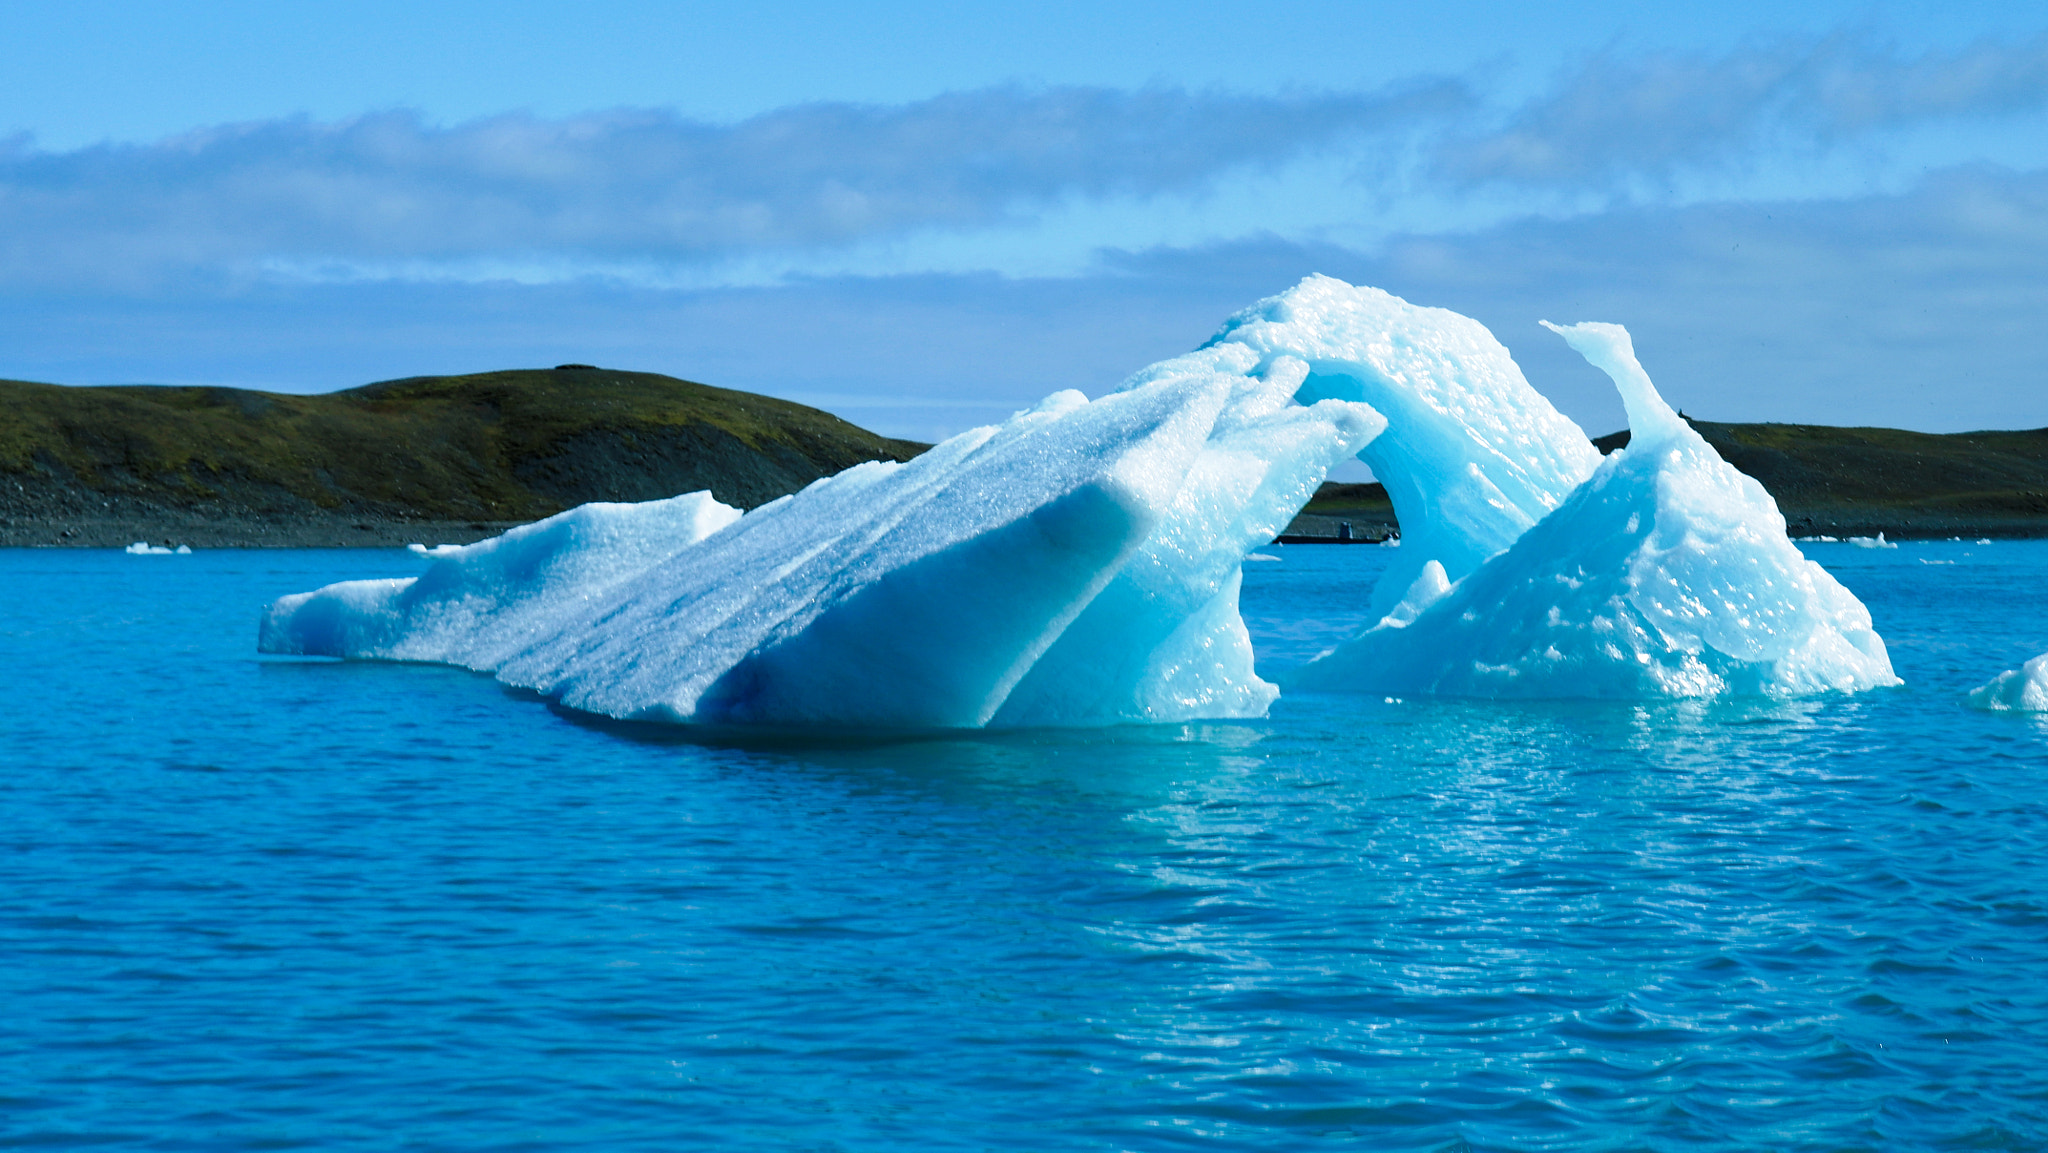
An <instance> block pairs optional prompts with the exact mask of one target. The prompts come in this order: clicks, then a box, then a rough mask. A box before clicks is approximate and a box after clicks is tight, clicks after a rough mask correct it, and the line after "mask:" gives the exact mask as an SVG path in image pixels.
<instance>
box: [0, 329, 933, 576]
mask: <svg viewBox="0 0 2048 1153" xmlns="http://www.w3.org/2000/svg"><path fill="white" fill-rule="evenodd" d="M924 447H925V446H924V445H921V444H916V443H913V442H909V441H900V440H891V439H889V438H886V437H882V436H877V435H876V434H874V433H871V432H868V431H867V430H865V429H862V428H859V427H857V426H855V425H852V424H849V423H847V422H846V421H843V420H840V419H839V418H838V417H835V416H832V415H831V414H829V413H825V412H821V411H819V410H817V409H814V408H808V407H805V406H803V405H800V404H793V403H791V402H788V401H782V400H775V399H772V398H769V397H765V396H758V395H755V394H751V393H745V392H735V391H732V390H729V389H722V388H713V387H710V386H708V385H703V384H696V383H693V382H690V381H685V380H678V379H675V378H673V377H668V376H661V375H658V374H655V373H645V372H622V371H617V370H612V369H595V368H583V367H580V366H576V367H569V366H565V367H562V368H556V369H519V370H510V371H504V372H485V373H476V374H472V375H467V376H435V377H413V378H408V379H404V380H392V381H385V382H382V383H379V384H371V385H366V386H364V387H361V388H355V389H349V390H347V391H345V392H336V393H328V394H324V395H317V396H298V395H286V394H279V393H268V392H254V391H248V390H243V389H232V388H205V387H191V388H187V387H152V386H120V387H91V388H77V387H65V386H60V385H50V384H34V383H28V382H22V381H0V543H13V544H45V543H77V544H116V543H126V541H129V540H137V539H149V540H156V539H159V538H162V539H166V540H168V539H172V538H175V539H177V540H180V541H185V542H189V543H192V544H195V545H199V546H202V547H205V546H209V545H222V544H235V543H259V544H372V543H392V542H394V541H396V540H416V539H421V538H422V537H423V536H435V537H436V538H437V539H455V538H457V537H473V536H477V535H481V534H482V533H483V532H485V531H494V530H496V529H498V528H500V527H502V526H504V525H507V524H513V523H519V522H522V521H528V520H533V519H535V518H537V517H543V516H548V515H550V514H552V513H556V512H560V511H561V510H563V509H565V508H570V507H573V506H574V505H577V504H580V503H582V502H584V501H589V500H647V499H652V498H655V497H663V496H673V495H675V494H677V493H680V492H689V491H693V490H696V489H705V488H708V489H710V490H711V491H712V492H713V493H714V494H716V495H717V497H718V498H719V499H720V500H723V501H726V502H728V503H731V504H736V505H739V506H742V507H746V508H751V507H754V506H756V505H759V504H762V503H764V502H766V501H769V500H772V499H774V498H775V497H778V496H781V495H783V494H785V493H789V492H793V491H795V490H796V489H798V488H801V487H803V486H804V485H806V484H808V483H810V482H811V481H813V480H816V479H817V478H819V477H821V476H828V475H830V474H832V473H834V472H837V471H839V470H840V469H842V468H845V467H847V466H849V465H852V464H856V463H858V462H860V461H864V460H906V459H909V458H910V457H911V456H914V455H915V454H916V453H918V452H920V451H922V450H923V449H924ZM428 530H436V531H428ZM67 534H68V535H67ZM102 538H105V539H102ZM124 538H125V539H124Z"/></svg>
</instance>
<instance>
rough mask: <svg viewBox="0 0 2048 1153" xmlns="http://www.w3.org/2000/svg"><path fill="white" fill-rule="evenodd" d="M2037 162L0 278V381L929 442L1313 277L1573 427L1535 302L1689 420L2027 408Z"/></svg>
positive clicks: (1578, 402)
mask: <svg viewBox="0 0 2048 1153" xmlns="http://www.w3.org/2000/svg"><path fill="white" fill-rule="evenodd" d="M2042 268H2048V172H2012V171H2006V170H1999V169H1992V168H1981V167H1980V168H1965V169H1956V170H1951V171H1946V172H1942V173H1938V174H1936V175H1935V176H1933V177H1931V178H1929V179H1927V180H1925V181H1923V182H1922V183H1921V184H1920V185H1918V186H1917V187H1915V188H1913V189H1912V190H1910V191H1908V192H1906V193H1904V194H1900V195H1887V196H1865V197H1849V198H1839V199H1834V200H1816V201H1805V202H1777V203H1753V204H1730V203H1721V204H1698V205H1688V206H1677V207H1674V206H1658V205H1642V206H1632V207H1621V208H1614V209H1610V210H1607V211H1604V212H1599V213H1593V214H1589V215H1587V216H1584V217H1581V218H1577V219H1571V220H1548V219H1541V218H1525V219H1519V220H1515V221H1510V222H1506V223H1503V224H1499V225H1496V226H1493V227H1489V228H1484V229H1479V230H1475V231H1469V232H1462V233H1455V234H1453V233H1434V234H1421V233H1417V234H1410V235H1406V236H1402V237H1399V238H1397V239H1396V240H1395V241H1394V242H1393V243H1391V244H1389V245H1387V246H1385V248H1384V249H1383V250H1379V251H1373V252H1364V251H1358V250H1354V249H1349V248H1345V247H1341V246H1337V245H1330V244H1305V243H1300V242H1296V241H1292V240H1289V239H1286V238H1283V237H1278V236H1271V235H1266V236H1255V237H1251V238H1245V239H1239V240H1235V241H1231V242H1228V243H1218V244H1210V245H1200V246H1192V247H1172V248H1159V249H1148V250H1143V251H1135V252H1117V253H1110V254H1107V255H1106V256H1105V258H1104V261H1103V267H1102V269H1101V270H1100V272H1099V273H1097V274H1094V275H1088V276H1079V277H1046V278H1016V277H1004V276H998V275H993V274H980V275H926V276H895V277H861V276H848V277H837V278H818V279H808V280H800V281H793V282H790V283H788V284H783V285H774V286H759V287H750V288H716V289H704V290H696V291H688V292H683V291H658V290H652V289H645V288H633V287H630V286H623V285H619V284H617V283H605V282H593V281H576V282H561V283H554V284H540V285H513V284H498V285H462V284H447V283H438V284H436V283H381V284H371V283H356V284H334V285H304V284H297V285H288V284H275V283H273V284H257V285H253V286H251V287H249V288H248V289H247V290H246V291H243V292H240V293H236V294H231V295H227V296H208V295H204V294H186V295H176V296H164V297H157V298H148V299H144V298H137V297H128V298H122V297H115V296H102V297H99V298H95V299H90V300H86V299H81V298H75V297H64V296H59V295H56V294H49V293H15V294H12V295H5V294H0V305H4V307H0V350H4V353H5V359H4V360H0V376H5V377H15V378H26V379H42V380H53V379H54V380H62V381H70V382H76V383H88V382H100V383H108V382H118V381H188V382H209V383H219V384H238V385H249V386H256V387H288V388H295V389H308V390H318V389H331V388H340V387H346V386H349V385H354V384H360V383H364V382H366V381H370V380H376V379H383V378H388V377H397V376H407V375H413V374H418V373H430V372H469V371H480V370H484V369H490V368H503V367H512V366H517V365H527V366H532V365H546V364H556V363H561V362H564V361H581V362H586V363H594V364H605V365H615V366H618V367H625V368H642V369H649V370H654V371H662V372H669V373H673V374H675V375H678V376H684V377H689V378H693V379H699V380H704V381H706V382H708V383H712V384H718V385H725V386H729V387H735V388H745V389H751V390H755V391H763V392H768V393H772V394H775V395H781V396H790V397H793V398H795V399H798V400H803V401H806V402H808V403H814V404H819V405H820V406H822V407H825V408H828V409H831V410H834V411H841V412H844V413H845V414H846V415H848V416H849V417H850V418H852V419H855V420H857V421H861V422H863V423H867V424H869V425H870V426H871V427H878V428H880V429H882V430H883V431H887V432H891V433H895V434H898V435H907V436H914V437H919V438H921V439H930V438H933V437H937V436H942V435H945V434H948V433H951V432H956V431H958V430H959V429H961V428H963V427H965V426H967V425H970V424H974V423H981V422H985V421H989V420H994V419H999V418H1000V417H1001V416H1003V415H1005V414H1007V413H1008V412H1009V411H1010V410H1011V409H1013V408H1015V407H1017V406H1019V405H1021V404H1023V403H1026V402H1029V401H1031V400H1033V399H1036V398H1037V397H1039V396H1042V395H1044V394H1045V393H1048V392H1051V391H1053V390H1054V389H1057V388H1067V387H1074V388H1081V389H1083V390H1085V391H1088V392H1089V393H1091V394H1094V393H1097V392H1100V391H1102V390H1104V389H1107V388H1109V387H1111V386H1113V385H1114V384H1115V383H1116V382H1117V381H1118V380H1120V379H1122V378H1123V377H1124V376H1125V375H1126V374H1128V373H1129V372H1131V371H1133V370H1135V369H1137V368H1139V367H1142V366H1143V365H1145V364H1147V363H1149V362H1151V361H1154V360H1158V359H1160V358H1163V357H1166V356H1171V355H1174V354H1176V353H1179V352H1182V351H1185V350H1186V349H1188V348H1192V347H1194V346H1196V345H1198V344H1200V343H1201V342H1202V341H1203V340H1204V339H1205V338H1207V337H1208V336H1209V335H1210V334H1211V333H1213V332H1214V331H1215V329H1216V326H1217V325H1218V323H1220V322H1221V321H1222V319H1223V318H1224V317H1225V316H1227V315H1228V314H1230V313H1231V312H1233V311H1235V310H1237V309H1239V308H1242V307H1244V306H1245V305H1247V304H1250V303H1251V302H1252V301H1254V300H1256V299H1258V298H1260V297H1262V296H1267V295H1270V294H1272V293H1275V292H1278V291H1281V290H1282V289H1284V288H1286V287H1287V286H1288V285H1290V284H1292V283H1294V282H1295V281H1296V280H1298V279H1299V278H1300V277H1302V276H1304V275H1306V274H1308V273H1311V272H1327V273H1329V274H1331V275H1334V276H1340V277H1343V278H1345V279H1347V280H1350V281H1353V282H1354V283H1364V284H1374V285H1378V286H1380V287H1383V288H1385V289H1387V290H1389V291H1391V292H1395V293H1397V294H1399V295H1402V296H1405V297H1407V298H1408V299H1410V300H1412V301H1415V302H1416V303H1418V304H1426V305H1436V306H1441V307H1446V308H1451V309H1455V310H1457V311H1459V312H1463V313H1465V314H1467V315H1470V316H1474V317H1477V318H1478V319H1479V320H1481V321H1482V322H1484V323H1485V324H1487V325H1488V326H1489V327H1490V328H1492V329H1493V331H1494V332H1495V334H1496V335H1497V336H1499V337H1500V339H1501V340H1502V341H1503V342H1504V343H1506V344H1507V346H1508V347H1509V349H1511V350H1512V351H1513V353H1514V355H1515V357H1516V359H1517V360H1518V361H1519V362H1520V363H1521V364H1522V366H1523V367H1524V369H1525V370H1526V371H1527V372H1528V374H1529V377H1530V379H1531V381H1532V382H1534V383H1535V384H1536V386H1537V387H1538V388H1539V389H1541V390H1542V391H1544V392H1545V393H1546V394H1547V395H1549V396H1551V397H1552V398H1553V399H1554V400H1555V401H1557V403H1558V404H1559V405H1560V407H1562V408H1563V409H1564V411H1565V412H1567V413H1568V414H1569V415H1571V416H1572V417H1573V418H1574V419H1576V420H1579V421H1580V422H1581V423H1582V424H1583V425H1585V426H1586V427H1587V428H1588V430H1589V431H1592V432H1594V433H1599V432H1606V431H1610V430H1612V429H1614V428H1617V427H1619V426H1620V424H1621V421H1622V414H1621V409H1620V405H1619V404H1618V403H1617V402H1616V400H1615V397H1614V390H1613V388H1612V386H1611V385H1610V384H1609V383H1608V382H1607V381H1606V379H1605V378H1604V377H1602V376H1601V375H1600V374H1599V373H1598V372H1596V371H1594V370H1592V369H1590V368H1588V367H1587V366H1586V364H1585V363H1584V362H1583V361H1581V360H1580V359H1579V358H1578V357H1577V356H1575V355H1574V354H1572V353H1571V352H1570V351H1569V350H1568V349H1567V348H1565V346H1564V344H1563V342H1561V341H1559V340H1557V339H1556V337H1554V336H1552V335H1551V334H1549V333H1547V332H1544V331H1542V330H1541V329H1539V328H1538V327H1537V326H1536V321H1537V320H1539V319H1549V320H1554V321H1560V322H1567V323H1568V322H1571V321H1578V320H1609V321H1619V322H1621V323H1623V324H1626V325H1628V326H1629V328H1630V330H1631V331H1632V332H1634V333H1635V336H1636V347H1637V351H1638V352H1639V353H1640V355H1641V356H1642V358H1643V362H1644V364H1645V365H1646V366H1648V368H1649V370H1650V372H1651V374H1652V375H1653V376H1654V377H1655V378H1656V380H1657V382H1658V384H1659V386H1660V387H1661V388H1663V389H1664V391H1665V392H1666V394H1667V395H1668V396H1669V397H1670V398H1671V399H1672V400H1673V401H1674V402H1675V403H1677V404H1679V405H1682V406H1683V407H1684V408H1685V409H1686V411H1687V412H1689V413H1692V414H1694V415H1698V416H1702V417H1705V418H1707V419H1711V420H1779V421H1791V422H1813V423H1823V424H1878V425H1891V426H1898V427H1908V428H1922V429H1928V430H1932V431H1958V430H1962V429H1968V428H1998V427H2002V428H2013V427H2039V426H2043V425H2048V343H2044V342H2043V340H2042V338H2041V336H2040V329H2041V317H2042V316H2044V315H2048V280H2044V279H2043V277H2042V276H2041V271H2040V270H2041V269H2042Z"/></svg>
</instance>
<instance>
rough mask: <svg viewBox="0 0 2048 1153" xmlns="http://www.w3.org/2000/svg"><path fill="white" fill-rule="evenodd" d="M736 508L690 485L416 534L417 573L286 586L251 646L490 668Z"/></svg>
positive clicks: (734, 515) (730, 517) (733, 515)
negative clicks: (432, 543)
mask: <svg viewBox="0 0 2048 1153" xmlns="http://www.w3.org/2000/svg"><path fill="white" fill-rule="evenodd" d="M739 517H740V511H739V510H738V509H736V508H732V507H730V506H728V505H724V504H720V503H719V502H718V501H715V500H713V499H711V494H710V493H708V492H693V493H686V494H684V495H682V496H676V497H670V498H668V499H667V500H650V501H643V502H640V503H637V504H609V503H592V504H586V505H579V506H578V507H576V508H572V509H570V510H569V511H567V512H564V513H558V514H556V515H554V516H551V517H549V518H547V519H546V520H540V521H535V522H534V523H532V524H525V525H520V526H519V527H518V528H515V529H512V530H510V531H508V532H506V533H505V534H504V535H502V536H495V537H492V538H490V539H489V540H482V541H478V542H477V543H475V544H470V545H443V546H441V547H439V548H435V549H422V548H421V547H420V546H418V545H414V546H413V549H414V551H416V552H420V553H422V554H423V555H425V556H428V557H431V558H433V564H432V565H430V566H429V567H428V568H427V571H426V572H425V573H424V574H422V575H421V576H418V577H407V578H399V579H392V580H360V581H343V582H342V583H340V584H332V585H328V586H327V587H326V588H323V589H320V590H319V591H317V592H311V593H300V594H297V595H295V596H288V597H284V598H283V599H281V600H279V601H278V602H277V603H276V604H274V605H272V606H271V607H270V610H269V612H267V613H266V614H265V615H264V618H263V626H262V630H261V633H260V635H259V637H258V641H257V647H258V648H260V649H261V650H262V651H264V652H267V653H300V654H306V655H313V656H336V657H343V656H346V657H377V658H383V659H387V660H405V661H440V662H443V663H446V664H456V665H464V666H466V667H469V668H473V669H492V668H496V667H497V666H498V665H499V664H501V663H503V662H504V661H506V660H508V659H510V658H511V657H512V656H514V655H516V654H517V653H519V652H520V651H521V650H522V649H523V648H525V647H526V646H527V645H529V644H531V643H532V641H533V638H534V637H536V636H539V635H544V634H545V633H546V632H547V631H548V629H549V627H550V626H551V625H552V624H553V623H554V622H557V621H560V620H562V619H564V618H565V617H568V616H570V615H572V614H574V613H575V612H576V611H578V610H579V609H580V608H582V607H583V606H584V605H585V604H587V603H589V602H590V601H591V600H592V599H593V598H597V597H601V596H603V595H604V594H605V593H607V592H609V591H610V590H612V589H615V588H617V587H619V586H620V585H622V584H625V583H626V582H627V581H629V580H631V579H632V578H634V577H637V576H639V575H641V574H642V573H644V572H646V571H647V570H648V569H650V568H652V567H654V566H655V565H656V564H659V563H660V562H662V561H664V560H666V559H668V558H669V557H672V556H674V555H675V554H677V553H679V552H681V551H682V550H684V549H685V548H688V547H689V546H691V545H693V544H696V543H697V542H698V541H701V540H703V539H704V538H705V537H708V536H710V535H711V534H712V533H714V532H717V531H718V530H719V529H722V528H724V527H726V526H727V525H729V524H731V523H733V522H734V521H736V520H738V519H739Z"/></svg>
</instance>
